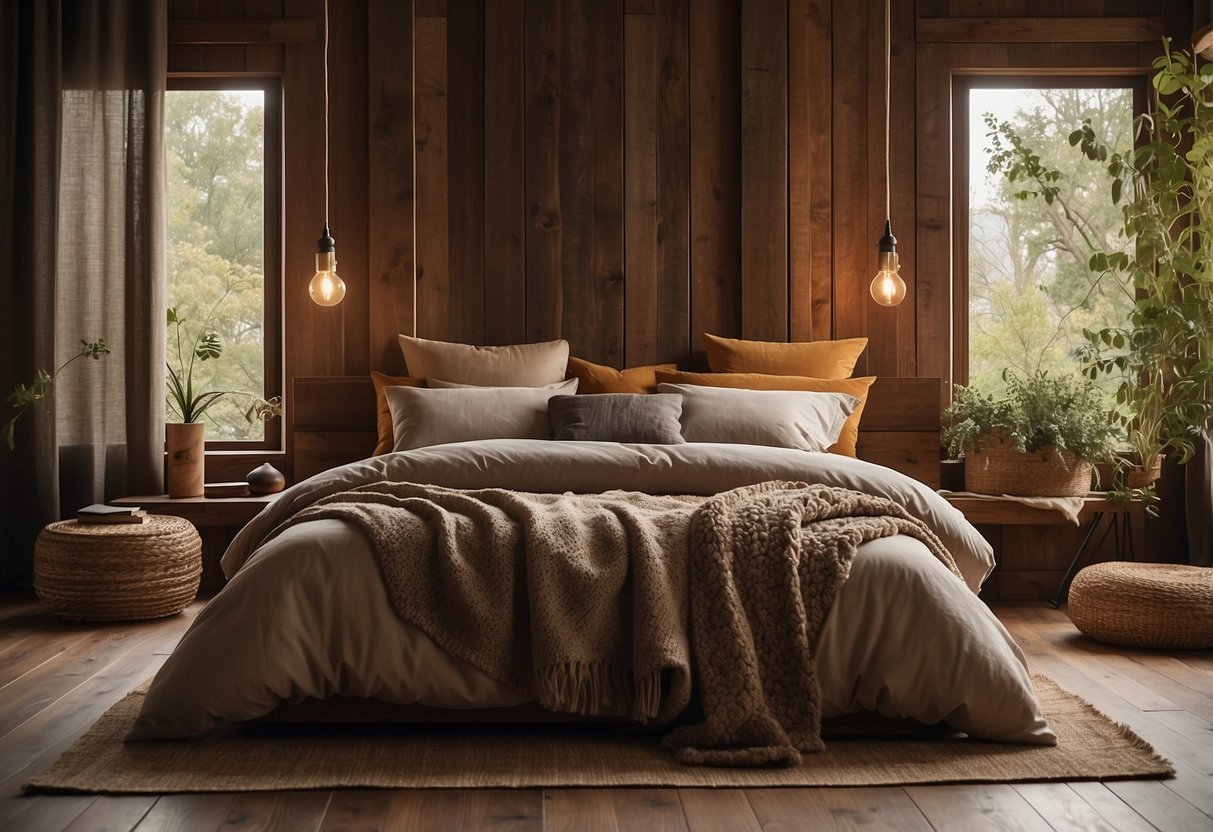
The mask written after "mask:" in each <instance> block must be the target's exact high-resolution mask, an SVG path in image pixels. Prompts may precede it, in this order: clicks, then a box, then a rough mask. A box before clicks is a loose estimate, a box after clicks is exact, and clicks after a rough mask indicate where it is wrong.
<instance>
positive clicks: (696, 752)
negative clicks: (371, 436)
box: [279, 482, 956, 765]
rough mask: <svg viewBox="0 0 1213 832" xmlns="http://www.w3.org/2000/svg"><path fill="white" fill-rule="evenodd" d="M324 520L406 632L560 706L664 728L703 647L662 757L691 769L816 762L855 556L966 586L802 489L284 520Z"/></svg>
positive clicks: (422, 501) (880, 507) (398, 499)
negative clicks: (345, 535)
mask: <svg viewBox="0 0 1213 832" xmlns="http://www.w3.org/2000/svg"><path fill="white" fill-rule="evenodd" d="M329 517H332V518H338V519H342V520H346V521H348V522H351V523H354V524H355V525H356V526H358V527H359V528H361V529H362V530H363V532H364V533H365V534H366V535H367V536H368V537H369V538H370V540H371V541H372V543H373V544H374V547H375V550H376V551H377V552H378V555H379V559H380V564H381V566H382V570H383V575H384V581H385V584H386V586H387V589H388V594H389V598H390V600H391V602H392V606H393V608H394V609H395V611H396V613H397V614H398V615H400V616H401V618H403V619H404V620H407V621H409V622H411V623H413V624H415V625H416V626H418V627H420V628H421V629H422V630H424V631H425V632H426V633H427V634H428V635H429V636H430V637H431V638H432V639H434V641H435V642H436V643H437V644H438V645H439V646H440V647H442V648H443V649H444V650H446V651H447V652H449V653H450V654H452V655H454V656H457V657H459V658H461V659H464V660H465V661H467V662H469V663H471V664H472V665H473V666H475V667H477V668H478V669H479V670H481V671H482V672H484V673H486V674H488V675H489V676H491V677H493V678H494V679H496V680H498V681H500V682H502V683H504V684H507V685H509V686H510V687H512V688H514V689H515V690H517V691H519V692H520V693H523V694H525V695H528V696H533V697H535V699H537V700H538V702H539V703H540V704H541V705H543V706H544V707H545V708H548V709H550V710H554V711H565V712H570V713H579V714H590V715H598V716H628V717H630V718H631V719H634V720H636V721H639V722H643V723H648V722H656V723H662V722H665V721H668V720H670V719H672V718H673V717H675V716H677V715H678V714H679V713H681V712H682V711H683V710H684V709H685V708H686V707H687V705H688V703H689V702H690V697H691V682H692V666H693V664H692V652H693V653H694V673H695V684H696V685H697V687H698V693H699V696H700V700H701V703H702V706H703V711H704V715H705V719H704V721H703V722H702V723H699V724H696V725H689V726H684V727H682V728H678V729H676V730H675V731H674V732H673V733H671V734H670V735H669V736H668V737H667V738H666V743H667V745H668V746H669V747H671V748H673V749H675V750H676V752H677V755H678V757H679V759H681V760H682V761H684V762H686V763H697V764H705V763H706V764H721V765H761V764H769V763H782V764H794V763H796V762H797V761H799V759H800V756H799V755H800V752H802V751H814V750H820V749H821V748H822V747H823V746H822V743H821V738H820V720H821V711H820V691H819V689H818V685H817V680H816V673H815V667H816V658H815V655H816V654H815V651H816V645H817V638H818V636H819V635H820V632H821V627H822V625H823V623H824V621H825V619H826V616H827V615H828V613H829V610H830V606H831V604H832V603H833V601H834V598H835V596H836V595H837V593H838V590H839V588H840V587H841V585H842V583H843V581H845V580H846V576H847V574H848V572H849V570H850V563H851V559H852V558H853V557H854V554H855V551H856V549H857V548H858V546H859V545H860V544H861V543H863V542H864V541H866V540H871V539H874V538H877V537H884V536H889V535H893V534H910V535H913V536H915V537H917V538H919V539H920V540H922V541H923V542H924V543H926V544H927V545H928V547H930V548H931V550H932V551H933V552H935V554H936V555H937V556H938V557H939V558H940V559H941V560H942V561H944V563H945V564H947V565H948V566H949V567H950V568H951V569H952V570H953V571H954V572H955V571H956V569H955V565H954V564H953V563H952V561H951V557H950V556H949V555H948V553H947V551H946V550H945V549H944V548H943V546H942V544H940V543H939V541H938V539H937V538H936V537H935V536H934V535H933V534H932V533H931V532H930V531H929V530H928V529H927V528H926V526H925V525H923V524H922V523H921V522H920V521H918V520H915V519H913V518H912V517H910V516H909V515H908V514H907V513H906V512H905V510H904V509H902V508H901V507H900V506H897V505H896V504H894V503H892V502H890V501H888V500H885V499H883V498H878V497H872V496H870V495H866V494H862V493H859V492H855V491H849V490H846V489H841V488H831V487H827V486H805V485H804V484H801V483H784V482H771V483H763V484H760V485H756V486H748V487H745V488H739V489H735V490H733V491H729V492H725V493H723V494H720V495H717V496H716V497H713V498H704V497H689V496H653V495H648V494H641V493H636V492H607V493H605V494H580V495H573V494H527V493H520V492H512V491H505V490H500V489H483V490H476V491H468V490H456V489H448V488H440V487H436V486H424V485H415V484H411V483H388V482H383V483H374V484H371V485H366V486H363V487H360V488H356V489H353V490H351V491H345V492H340V493H338V494H333V495H331V496H329V497H326V498H323V499H321V500H319V501H317V502H316V503H315V504H314V505H312V506H310V507H308V508H306V509H304V510H303V511H301V512H299V513H298V514H296V515H295V516H294V517H293V518H292V519H291V520H290V521H288V523H287V524H286V525H294V524H296V523H300V522H305V521H308V520H314V519H320V518H329ZM282 528H285V525H284V526H283V527H282ZM280 530H281V529H279V531H280ZM692 644H693V651H692Z"/></svg>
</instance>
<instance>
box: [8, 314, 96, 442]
mask: <svg viewBox="0 0 1213 832" xmlns="http://www.w3.org/2000/svg"><path fill="white" fill-rule="evenodd" d="M109 352H110V350H109V347H107V346H106V345H105V339H104V338H98V339H97V340H96V341H85V340H84V339H83V338H81V339H80V352H78V353H76V354H75V355H73V356H72V357H71V358H69V359H68V360H67V361H64V362H63V363H62V364H61V365H59V368H58V369H57V370H55V372H53V373H48V372H47V371H46V370H43V369H39V370H38V372H37V374H36V375H35V376H34V380H33V381H32V382H31V383H30V384H18V385H17V386H16V387H15V388H13V392H12V393H10V394H9V395H8V398H7V399H5V401H6V402H7V403H8V405H9V407H11V408H12V409H13V411H14V413H13V415H12V416H10V417H9V420H8V421H7V422H5V423H4V427H3V428H0V433H3V435H4V444H5V445H8V449H9V450H10V451H11V450H13V448H14V447H16V439H15V435H14V432H15V430H16V428H17V420H18V419H20V418H21V414H23V413H24V412H25V410H26V408H28V407H29V406H30V405H32V404H34V403H35V402H38V401H41V400H42V399H45V398H46V397H47V396H49V395H50V394H51V393H52V392H53V391H54V387H55V379H57V378H58V377H59V374H60V373H62V372H63V371H64V370H66V369H67V367H68V365H69V364H71V363H72V362H74V361H75V360H77V359H79V358H91V359H93V360H94V361H100V360H101V356H103V355H109Z"/></svg>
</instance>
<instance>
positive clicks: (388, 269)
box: [367, 0, 416, 374]
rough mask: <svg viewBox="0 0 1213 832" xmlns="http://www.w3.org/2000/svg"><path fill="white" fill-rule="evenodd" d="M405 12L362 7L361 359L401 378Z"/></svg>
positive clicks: (406, 264) (406, 296)
mask: <svg viewBox="0 0 1213 832" xmlns="http://www.w3.org/2000/svg"><path fill="white" fill-rule="evenodd" d="M411 6H412V4H411V3H406V2H398V0H372V2H371V3H370V4H369V6H368V8H367V44H368V48H367V77H368V83H369V85H370V91H369V95H368V99H369V109H370V111H369V114H368V118H369V125H368V131H367V136H368V141H367V156H368V166H367V184H368V187H367V203H368V211H367V214H368V217H370V218H372V221H371V222H370V226H369V228H368V229H367V234H368V240H367V244H368V246H369V249H370V250H369V259H368V262H369V281H370V287H369V296H370V344H369V355H370V362H371V367H373V368H375V369H378V370H381V371H383V372H387V373H392V374H399V373H402V372H403V371H404V358H403V356H401V354H400V348H399V346H398V345H397V342H396V335H397V333H401V332H403V333H405V334H408V335H413V334H416V322H415V319H414V295H413V293H414V288H415V286H414V280H413V251H414V248H413V53H412V44H413V13H412V7H411ZM372 183H373V187H371V185H372Z"/></svg>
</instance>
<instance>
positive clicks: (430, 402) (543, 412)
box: [384, 379, 577, 451]
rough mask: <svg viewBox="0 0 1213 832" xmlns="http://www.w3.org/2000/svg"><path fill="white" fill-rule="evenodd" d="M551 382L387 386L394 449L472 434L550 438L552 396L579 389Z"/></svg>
mask: <svg viewBox="0 0 1213 832" xmlns="http://www.w3.org/2000/svg"><path fill="white" fill-rule="evenodd" d="M576 381H577V380H576V379H571V380H570V382H571V384H572V389H571V390H570V389H567V388H564V389H557V388H547V387H465V388H455V389H436V390H431V389H428V388H425V387H387V388H385V390H384V392H385V394H386V395H387V403H388V409H389V410H391V412H392V432H393V433H394V435H395V445H394V446H393V447H392V450H393V451H410V450H413V449H414V448H424V447H426V446H428V445H443V444H446V443H447V442H468V441H471V440H473V439H551V438H552V429H551V427H550V426H549V425H548V399H550V398H551V397H552V396H559V395H568V394H570V393H573V392H576V390H577V384H576Z"/></svg>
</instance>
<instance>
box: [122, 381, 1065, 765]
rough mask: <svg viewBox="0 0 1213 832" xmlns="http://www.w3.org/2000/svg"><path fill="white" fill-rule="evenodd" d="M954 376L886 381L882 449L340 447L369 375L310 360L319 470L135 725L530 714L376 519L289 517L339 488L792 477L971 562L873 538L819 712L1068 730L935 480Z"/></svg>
mask: <svg viewBox="0 0 1213 832" xmlns="http://www.w3.org/2000/svg"><path fill="white" fill-rule="evenodd" d="M300 383H301V384H302V389H300V386H299V384H300ZM938 389H939V388H938V382H937V381H930V380H905V379H902V380H881V383H878V385H877V386H876V387H874V388H873V391H872V394H871V396H870V398H869V402H868V411H867V414H866V415H865V421H864V424H863V429H862V431H861V433H860V442H859V449H860V452H859V455H860V456H861V457H863V456H870V457H874V458H876V459H877V460H879V461H880V462H883V463H885V464H878V462H874V461H869V460H867V459H862V458H850V457H845V456H838V455H836V454H827V453H807V452H805V451H801V450H790V449H786V448H776V447H762V446H755V445H741V444H717V443H704V442H698V443H688V444H677V445H648V444H634V443H615V442H563V441H551V440H533V439H493V440H481V441H470V442H456V443H449V444H441V445H435V446H432V447H426V448H420V449H416V450H408V451H400V452H394V453H388V454H384V455H381V456H377V457H371V458H364V459H358V460H356V461H354V462H344V460H345V459H349V458H352V457H354V456H356V455H357V450H356V449H359V448H362V447H363V445H364V443H365V442H366V441H367V439H368V434H369V436H370V437H373V436H374V434H373V427H372V426H373V415H369V414H371V413H372V412H373V411H372V408H373V395H372V396H370V397H369V398H368V393H369V384H367V382H366V380H365V379H324V380H300V382H297V387H296V400H297V401H298V402H299V403H300V405H299V407H298V409H297V412H296V415H295V419H296V421H295V427H296V433H295V437H296V443H297V445H296V462H297V466H298V470H297V474H300V475H303V474H309V473H312V472H311V471H309V470H308V469H309V467H314V468H323V470H319V471H317V472H315V473H314V475H312V476H308V477H307V478H305V479H302V481H300V482H299V483H298V484H297V485H295V486H293V487H291V488H289V489H288V490H287V491H286V492H285V493H284V494H283V495H282V496H281V497H280V498H279V499H278V500H277V501H275V502H274V503H273V504H272V505H271V506H270V507H269V508H267V509H266V510H265V511H263V512H262V513H261V515H259V516H258V517H257V518H256V519H255V520H253V521H252V522H251V523H250V524H249V525H248V526H247V527H246V528H245V529H244V530H243V531H242V532H241V533H240V534H239V535H238V536H237V538H236V539H235V540H234V541H233V543H232V545H231V546H230V547H229V549H228V551H227V553H226V554H225V555H224V558H223V568H224V571H225V573H226V574H227V575H228V576H229V578H230V580H229V582H228V584H227V585H226V586H225V587H224V589H223V590H222V591H221V592H220V593H219V594H218V595H217V596H216V597H215V598H214V599H213V600H212V601H211V602H210V603H209V604H208V605H207V607H206V608H205V609H204V610H203V611H202V612H201V613H200V614H199V615H198V617H197V619H196V620H195V622H194V623H193V625H192V626H191V627H190V629H189V631H188V632H187V633H186V635H185V636H184V637H183V639H182V640H181V642H180V644H179V645H178V647H177V649H176V650H175V651H174V653H173V655H171V656H170V657H169V659H168V660H167V661H166V662H165V664H164V666H163V668H162V670H161V671H160V673H159V674H158V675H157V677H156V679H155V680H154V682H153V684H152V686H151V689H150V690H149V692H148V695H147V697H146V700H145V704H144V707H143V711H142V714H141V716H140V718H139V720H138V722H137V723H136V726H135V728H134V730H133V731H132V734H131V739H139V740H147V739H159V738H170V737H187V736H198V735H201V734H203V733H205V732H207V731H209V730H211V729H212V728H214V727H215V726H217V725H220V724H221V723H224V722H241V721H247V720H253V719H257V718H262V717H264V716H265V715H266V714H269V713H271V712H274V711H275V710H276V709H278V708H279V707H280V706H282V705H283V703H298V702H305V701H308V702H314V701H317V700H319V701H332V700H335V699H339V700H341V701H344V702H347V703H348V702H350V701H362V700H373V701H376V702H382V703H390V704H393V705H401V706H410V705H411V706H424V707H425V708H428V709H437V710H438V711H442V712H449V713H456V712H457V713H460V714H464V715H466V714H469V713H470V714H473V715H474V714H476V713H484V714H488V713H494V714H500V713H501V712H502V709H507V710H506V711H505V712H507V713H508V712H509V710H508V709H516V710H517V712H518V713H520V714H523V713H525V714H532V715H533V714H534V712H535V711H534V704H535V698H536V697H535V695H534V692H533V691H526V690H520V689H519V687H522V686H518V685H511V684H509V683H507V681H506V680H503V678H500V676H501V674H497V675H496V677H495V675H494V674H492V673H489V672H486V671H485V669H484V667H478V666H477V665H476V663H475V662H471V661H468V660H467V659H466V658H465V657H464V656H461V655H459V652H460V651H458V650H451V649H444V646H442V645H444V644H446V645H447V647H449V643H448V642H447V641H445V640H444V637H443V635H442V634H440V633H438V634H436V633H435V632H433V631H432V628H430V627H427V626H426V625H425V624H419V623H417V622H414V621H409V620H406V619H404V618H402V617H401V615H399V614H398V610H397V609H396V608H395V606H399V605H398V604H396V605H395V606H394V601H398V599H393V598H392V597H390V592H389V590H388V588H387V587H385V583H384V579H383V566H382V564H381V561H380V557H379V556H378V555H377V552H376V547H375V545H373V544H372V540H371V537H370V536H368V534H367V533H365V532H364V531H363V530H360V529H359V528H358V527H357V526H356V525H354V524H351V523H350V522H346V521H344V520H341V519H334V518H332V517H320V516H319V515H317V517H318V519H314V520H311V521H309V522H295V523H291V522H290V521H291V520H292V518H293V517H295V516H296V515H299V514H300V513H301V512H308V511H311V512H313V513H315V512H316V510H317V509H316V504H317V503H318V502H320V503H324V502H325V500H326V499H328V498H330V497H331V495H334V494H338V493H344V492H349V491H350V490H351V489H360V488H363V489H365V488H371V489H374V488H376V487H378V486H377V484H384V483H386V484H392V483H421V484H426V485H427V486H432V487H435V488H437V489H439V490H441V489H459V490H473V491H474V490H477V489H495V490H505V491H508V492H521V493H527V494H530V493H534V494H546V495H570V498H573V499H575V496H574V495H587V494H588V495H602V494H604V493H608V492H610V493H615V492H619V493H622V494H623V495H624V496H625V498H626V495H628V494H639V493H643V494H648V495H699V496H701V497H706V496H708V495H715V494H720V493H722V492H729V491H730V490H731V489H738V488H742V487H746V486H751V485H753V484H756V483H764V482H770V481H779V482H791V483H802V484H804V483H807V484H820V485H825V486H831V487H838V488H844V489H850V490H854V491H858V492H863V493H864V494H867V495H876V496H878V497H882V498H886V499H888V500H890V501H892V502H893V503H895V504H896V505H897V506H900V507H901V508H903V509H904V510H905V511H906V512H907V513H908V514H909V515H910V516H912V517H913V518H916V520H918V521H921V522H922V524H925V528H927V529H929V530H930V533H932V534H933V535H934V536H935V537H936V538H937V539H938V541H940V542H941V543H942V544H943V546H944V547H946V549H947V551H948V552H949V553H950V555H951V558H952V559H954V564H955V567H956V568H955V570H952V571H949V566H948V564H945V563H944V562H942V561H941V559H940V557H938V556H937V555H936V554H933V552H932V550H931V549H930V548H929V546H927V545H924V543H923V542H922V541H921V540H919V539H916V538H915V537H912V536H907V535H905V534H893V535H890V536H884V537H881V538H879V539H873V540H869V541H867V542H864V543H862V545H860V546H859V547H858V550H857V553H856V554H855V556H854V560H853V562H852V563H851V565H850V574H849V578H847V579H846V580H845V583H843V584H842V586H841V590H840V591H839V592H838V595H837V598H836V600H835V601H834V603H833V606H832V608H831V609H830V611H829V614H828V617H827V618H826V619H825V621H824V625H823V626H822V627H821V630H820V638H819V639H818V640H817V646H816V667H817V670H816V672H817V680H816V684H817V685H819V688H820V713H821V716H822V717H825V718H831V717H841V716H844V715H850V714H878V715H881V716H883V717H891V718H897V719H909V720H914V721H917V722H920V723H923V724H927V725H936V724H943V725H946V726H948V727H950V728H952V729H954V730H957V731H962V732H965V733H967V734H969V735H971V736H974V737H979V738H983V739H994V740H1004V741H1011V742H1025V743H1046V744H1047V743H1051V742H1054V741H1055V738H1054V735H1053V733H1052V732H1051V731H1050V729H1049V727H1048V725H1047V724H1046V722H1045V720H1044V718H1043V716H1042V714H1041V712H1040V709H1039V707H1038V705H1037V702H1036V700H1035V696H1034V693H1033V690H1032V685H1031V681H1030V678H1029V676H1028V673H1027V670H1026V667H1025V663H1024V658H1023V655H1022V653H1021V652H1020V650H1019V649H1018V647H1017V646H1016V645H1015V643H1014V641H1013V640H1012V639H1011V637H1010V636H1009V635H1008V633H1007V632H1006V630H1005V629H1004V628H1003V627H1002V625H1001V624H1000V623H999V622H998V620H997V619H996V618H995V617H994V615H993V614H992V613H991V611H990V610H989V609H988V608H987V607H986V606H985V604H984V603H982V602H981V601H980V600H979V598H978V597H977V592H978V590H979V589H980V586H981V583H982V581H983V580H984V579H985V578H986V576H987V575H988V574H989V572H990V570H991V569H992V567H993V558H992V552H991V549H990V546H989V544H988V543H987V542H986V541H985V540H984V539H983V538H982V537H981V536H980V534H979V533H978V532H977V531H976V530H975V529H974V528H973V527H972V526H971V525H970V524H969V523H968V522H967V521H966V520H965V519H964V517H963V516H962V515H961V514H960V513H959V512H957V511H956V510H955V509H953V508H952V507H951V506H949V505H948V504H947V502H946V501H944V500H943V499H942V498H940V497H939V496H938V495H937V494H936V493H935V492H934V490H933V488H932V487H931V486H932V485H934V484H936V483H935V482H934V478H935V477H937V470H938V466H937V459H936V458H932V456H933V454H932V453H931V449H932V448H934V449H937V448H938V442H937V437H934V438H932V436H933V432H934V431H936V430H937V425H938V421H937V414H938V405H937V402H938ZM932 443H934V444H932ZM338 463H341V464H338ZM890 463H891V464H892V465H893V466H896V467H900V468H903V469H906V470H909V471H911V472H913V473H915V474H917V475H918V477H917V478H916V477H914V476H909V475H907V474H906V473H903V472H902V471H899V470H895V468H894V467H890ZM923 480H926V482H924V481H923ZM284 524H285V525H284ZM956 573H958V574H956Z"/></svg>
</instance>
